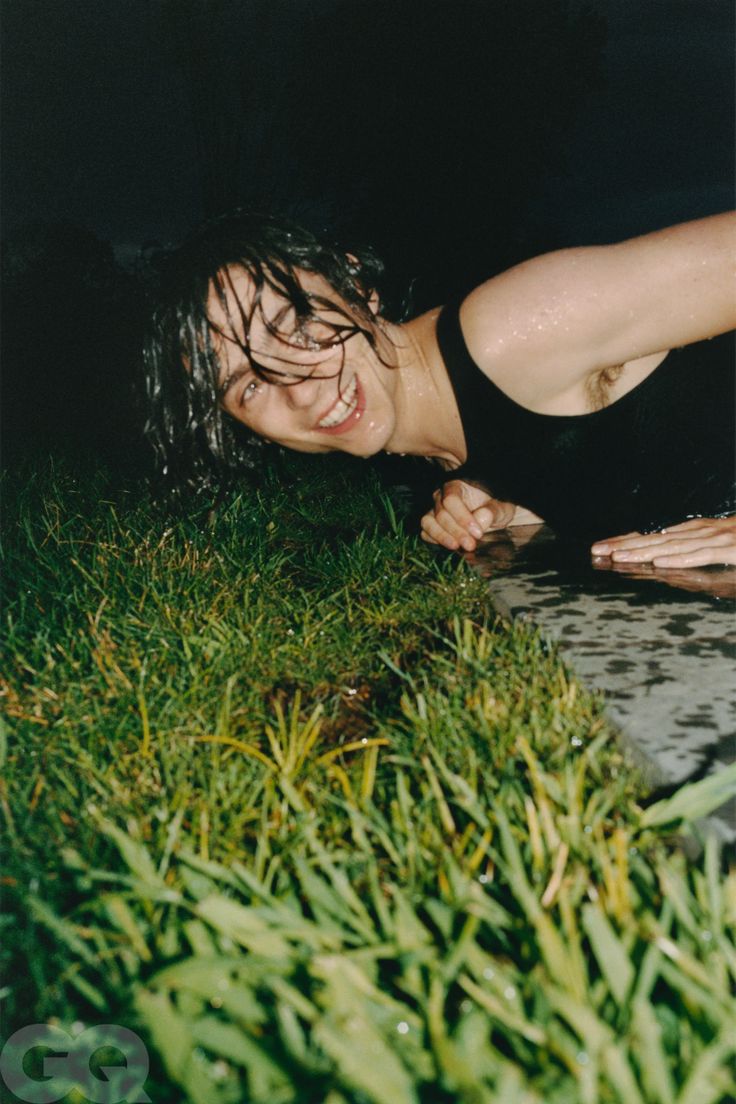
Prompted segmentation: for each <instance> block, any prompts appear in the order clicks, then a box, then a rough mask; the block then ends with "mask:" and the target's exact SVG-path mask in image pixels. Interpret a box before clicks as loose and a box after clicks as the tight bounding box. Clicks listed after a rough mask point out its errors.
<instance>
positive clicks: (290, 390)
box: [284, 376, 320, 410]
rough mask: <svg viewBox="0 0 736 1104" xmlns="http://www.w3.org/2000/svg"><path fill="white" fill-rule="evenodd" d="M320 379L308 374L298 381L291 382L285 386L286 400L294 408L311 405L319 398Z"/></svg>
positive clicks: (298, 408)
mask: <svg viewBox="0 0 736 1104" xmlns="http://www.w3.org/2000/svg"><path fill="white" fill-rule="evenodd" d="M319 387H320V381H319V379H317V378H315V377H314V376H306V377H305V378H304V379H303V380H299V382H298V383H289V384H287V385H286V386H285V387H284V394H285V395H286V401H287V403H288V404H289V406H291V407H292V408H293V409H294V410H300V409H304V408H305V407H308V406H311V405H312V403H313V402H314V400H315V399H316V398H317V392H318V391H319Z"/></svg>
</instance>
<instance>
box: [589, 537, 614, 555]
mask: <svg viewBox="0 0 736 1104" xmlns="http://www.w3.org/2000/svg"><path fill="white" fill-rule="evenodd" d="M610 547H611V546H610V544H607V543H606V541H598V543H597V544H594V545H593V547H592V548H591V550H590V551H591V552H592V553H593V555H594V556H601V555H603V553H604V552H608V550H609V548H610Z"/></svg>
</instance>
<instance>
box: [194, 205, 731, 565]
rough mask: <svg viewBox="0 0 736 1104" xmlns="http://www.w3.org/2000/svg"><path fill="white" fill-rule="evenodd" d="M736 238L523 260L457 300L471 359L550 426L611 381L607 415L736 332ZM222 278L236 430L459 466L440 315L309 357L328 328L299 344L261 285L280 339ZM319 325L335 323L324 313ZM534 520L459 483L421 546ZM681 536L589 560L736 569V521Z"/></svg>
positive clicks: (222, 325) (634, 542) (235, 284)
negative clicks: (267, 373)
mask: <svg viewBox="0 0 736 1104" xmlns="http://www.w3.org/2000/svg"><path fill="white" fill-rule="evenodd" d="M735 231H736V222H735V221H734V219H733V218H732V217H730V216H715V217H713V218H710V219H704V220H700V221H699V222H696V223H691V224H685V225H684V226H682V227H674V228H671V229H668V230H666V231H660V232H657V233H656V234H653V235H646V236H644V237H642V238H640V239H633V240H632V241H631V242H627V243H622V244H621V245H619V246H614V247H595V248H592V249H575V250H563V251H560V252H558V253H556V254H550V255H548V256H546V257H541V258H536V259H535V260H534V261H531V262H526V263H525V264H523V265H520V266H517V267H516V268H515V269H512V270H510V271H509V272H508V273H503V274H501V275H500V276H498V277H494V278H493V279H492V280H489V281H487V282H486V284H484V285H481V287H479V288H477V289H476V290H475V291H474V292H472V293H471V294H470V295H469V296H468V297H467V299H466V300H465V301H464V304H463V308H462V310H463V330H464V336H465V339H466V343H467V345H468V349H469V351H470V353H471V355H472V356H473V359H474V360H475V361H476V363H477V364H478V366H479V367H480V369H481V370H482V371H484V372H485V373H486V374H487V375H488V377H489V379H491V380H492V381H493V382H495V383H496V384H497V385H498V386H500V387H501V389H502V390H504V391H505V393H506V394H507V395H508V396H509V397H510V398H511V399H513V400H514V401H516V402H518V403H520V404H521V405H523V406H527V407H528V408H529V409H531V410H534V411H536V412H538V413H542V414H545V413H546V414H572V415H578V414H585V413H588V412H589V411H590V409H591V405H590V403H591V394H592V393H593V392H596V387H591V385H592V384H596V383H597V381H598V376H599V374H600V373H606V372H609V371H612V370H613V369H614V368H615V369H616V371H615V373H614V380H613V383H612V384H610V386H608V385H607V386H608V390H607V391H606V392H605V393H604V395H605V401H604V402H603V405H607V403H608V402H610V401H615V400H616V399H618V398H620V397H621V396H622V395H623V394H625V393H626V392H627V391H628V390H630V389H631V388H632V387H634V386H636V385H637V384H638V383H639V382H641V380H642V379H644V378H646V376H647V375H648V374H649V373H650V372H651V371H652V370H653V369H654V368H655V367H656V365H657V364H658V363H659V361H660V360H661V359H662V357H663V356H664V355H665V353H664V351H663V350H666V349H668V348H672V347H673V346H676V345H679V344H688V343H689V342H691V341H697V340H701V339H702V338H703V337H707V336H711V335H713V334H716V333H722V332H725V330H727V329H730V328H732V327H733V324H734V319H733V314H734V309H733V307H734V298H733V296H732V294H731V287H730V281H732V279H733V273H732V269H733V259H732V258H733V254H732V250H731V248H730V245H729V244H728V243H729V240H730V237H731V235H734V233H735ZM228 272H229V275H230V278H231V279H230V286H229V288H228V290H227V293H226V303H225V306H223V304H222V303H220V302H219V301H218V300H217V298H216V296H214V295H213V296H212V298H211V302H210V315H211V318H212V320H213V323H214V325H215V328H216V330H218V331H219V335H218V334H215V335H214V340H215V345H216V349H217V352H218V355H219V358H220V360H221V363H222V377H221V394H222V405H223V408H224V409H225V410H226V411H227V412H228V413H229V414H230V415H231V416H232V417H234V418H236V419H237V420H238V421H241V422H243V423H244V424H245V425H247V426H248V427H249V428H251V429H252V430H253V431H254V432H256V433H257V434H259V435H261V436H263V437H265V438H267V439H270V440H274V441H276V442H278V443H279V444H282V445H284V446H286V447H288V448H292V449H297V450H299V451H306V452H328V451H334V450H339V451H344V452H348V453H351V454H352V455H356V456H372V455H374V454H375V453H377V452H379V451H381V450H386V451H390V452H406V453H411V454H413V455H420V456H426V457H436V458H438V459H440V461H441V462H443V463H444V465H445V466H446V467H448V468H450V469H453V468H455V467H457V466H459V465H460V464H461V463H462V462H463V461H464V459H465V457H466V446H465V440H464V435H463V430H462V424H461V422H460V418H459V414H458V410H457V404H456V401H455V398H454V394H453V392H452V387H451V384H450V382H449V377H448V375H447V372H446V370H445V367H444V364H443V362H442V360H441V357H440V354H439V348H438V345H437V340H436V334H435V323H436V317H437V314H438V312H437V311H430V312H428V313H427V314H426V315H422V316H420V317H419V318H418V319H414V320H413V321H412V322H410V323H406V324H403V325H401V326H390V325H388V324H386V323H384V322H383V321H381V320H378V319H377V324H376V333H377V334H379V335H380V340H381V342H383V348H384V349H385V350H386V351H387V355H386V356H383V355H378V354H377V353H376V351H375V350H374V349H373V348H372V347H371V345H370V342H369V341H368V340H367V339H366V337H365V336H364V335H363V334H361V333H356V334H354V335H352V336H349V337H348V338H347V339H346V340H344V341H343V342H338V343H333V344H331V345H328V346H325V347H322V348H320V347H317V348H314V347H312V346H313V343H314V339H316V341H317V342H319V340H320V338H322V337H325V336H326V335H327V334H328V333H329V327H328V326H324V328H321V324H320V323H319V322H318V323H316V324H311V323H310V326H312V327H313V328H312V330H311V331H310V332H308V333H300V332H297V331H296V326H295V324H294V317H293V309H291V308H288V304H286V302H285V300H283V299H280V298H279V296H278V295H277V294H276V293H275V292H274V291H273V290H272V289H269V288H265V289H264V295H263V300H262V306H263V310H264V313H265V315H266V318H267V319H268V320H269V321H270V323H271V324H272V326H273V325H276V326H277V327H278V330H279V332H278V334H273V333H271V332H269V327H268V326H267V325H266V324H265V322H264V321H263V318H262V317H260V315H259V314H258V313H257V312H255V313H254V314H253V316H252V318H251V313H252V312H251V304H252V302H253V297H254V290H253V286H252V284H251V281H250V278H249V277H248V276H247V274H246V273H245V272H244V271H243V270H242V269H238V268H231V269H229V270H228ZM300 279H301V280H302V283H303V285H304V287H305V288H306V289H307V290H309V291H310V292H313V293H315V294H316V295H318V296H322V297H324V298H325V299H331V300H333V301H334V300H335V299H336V294H335V292H334V291H333V290H332V288H331V287H330V286H329V285H328V284H327V283H326V281H324V280H323V279H322V278H321V277H319V276H316V275H315V274H312V273H306V272H303V273H301V274H300ZM560 288H562V290H563V294H561V293H560ZM550 303H552V304H553V305H554V310H553V309H551V308H550V306H549V305H550ZM348 314H349V309H348ZM323 317H324V319H325V322H326V323H328V322H329V321H331V320H333V319H331V316H330V311H329V308H328V307H325V309H324V311H323ZM244 318H245V319H246V320H247V321H245V322H244ZM334 320H335V321H339V322H344V318H340V317H339V316H338V317H334ZM532 323H533V324H532ZM246 327H247V329H248V335H247V336H248V339H249V344H250V349H251V351H252V353H253V354H254V355H255V356H256V357H257V359H258V360H259V362H260V363H261V364H262V365H263V366H264V367H266V368H269V369H271V370H274V371H278V372H280V373H281V378H280V382H281V383H282V384H283V383H286V384H289V386H278V385H276V384H275V383H272V382H269V381H264V380H261V379H259V378H258V377H256V376H255V374H254V373H253V371H252V368H251V367H250V365H249V363H248V359H247V357H246V356H245V354H244V352H243V350H242V349H241V347H240V343H241V342H242V341H243V340H244V337H245V334H244V330H245V328H246ZM310 339H312V340H310ZM389 365H391V366H389ZM284 373H286V374H285V375H284ZM598 408H599V407H598V406H595V405H594V406H593V407H592V409H598ZM489 430H492V427H489ZM532 443H533V442H530V444H532ZM532 520H538V519H536V518H535V517H534V515H531V514H530V513H529V511H525V510H522V509H520V508H518V507H516V506H515V505H513V504H509V503H499V502H498V501H496V500H495V499H493V498H492V496H491V495H489V494H488V492H487V491H484V490H482V489H481V488H478V487H473V486H470V485H469V484H465V483H460V482H459V481H455V482H453V483H449V484H446V485H445V486H444V488H443V490H442V491H441V492H438V493H437V494H436V495H435V504H434V508H433V509H431V510H430V511H429V512H428V513H427V514H425V516H424V518H423V519H422V537H423V539H424V540H426V541H427V542H428V543H436V544H441V545H443V546H444V547H446V548H449V549H456V550H460V549H462V550H465V551H472V550H473V549H474V548H475V547H476V544H477V541H478V540H479V539H480V537H481V536H482V534H483V532H485V531H488V530H489V529H494V528H503V527H505V526H507V525H514V524H519V523H524V522H529V521H532ZM677 528H678V527H673V529H672V530H671V531H670V533H669V534H666V535H665V536H666V537H667V540H666V541H665V542H663V541H662V535H660V534H649V535H646V536H641V535H640V534H626V535H624V536H623V537H618V536H616V537H612V538H611V539H610V540H608V541H603V542H599V543H598V545H596V546H595V547H594V548H593V549H592V552H593V554H594V555H604V556H611V558H612V559H613V560H614V561H620V562H621V563H625V562H631V563H634V562H641V563H646V562H654V563H655V564H657V563H661V565H662V566H665V567H673V568H675V567H676V568H681V567H685V566H702V565H705V564H711V563H725V564H729V563H736V519H734V518H728V519H721V520H718V521H713V519H697V521H696V522H693V523H692V524H690V525H689V526H688V530H687V532H677ZM665 559H666V560H667V561H668V562H664V561H665Z"/></svg>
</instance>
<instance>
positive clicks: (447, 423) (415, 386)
mask: <svg viewBox="0 0 736 1104" xmlns="http://www.w3.org/2000/svg"><path fill="white" fill-rule="evenodd" d="M439 313H440V312H439V308H437V309H433V310H431V311H428V312H427V313H426V314H422V315H420V316H419V317H418V318H414V319H412V321H411V322H406V323H404V324H403V325H399V326H392V327H390V328H389V329H390V334H389V336H390V337H391V339H392V341H393V343H394V349H395V356H396V361H397V368H396V369H391V370H390V372H391V377H392V380H391V382H392V384H393V394H394V403H395V410H396V424H395V427H394V432H393V434H392V435H391V439H390V441H389V443H388V447H387V450H386V451H387V452H401V453H408V454H410V455H412V456H427V457H434V458H436V459H438V460H440V461H441V462H442V463H443V464H445V465H447V466H448V467H450V468H456V467H458V466H459V465H460V464H461V463H462V462H463V461H464V460H465V457H466V455H467V452H466V446H465V437H464V434H463V428H462V422H461V421H460V415H459V412H458V409H457V402H456V400H455V392H454V391H453V388H452V384H451V382H450V378H449V376H448V374H447V369H446V368H445V365H444V362H443V360H442V357H441V356H440V351H439V346H438V344H437V335H436V325H437V317H438V315H439Z"/></svg>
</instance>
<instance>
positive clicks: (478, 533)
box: [468, 521, 483, 537]
mask: <svg viewBox="0 0 736 1104" xmlns="http://www.w3.org/2000/svg"><path fill="white" fill-rule="evenodd" d="M468 532H469V533H472V534H473V536H474V537H482V536H483V530H482V529H481V527H480V525H477V524H476V523H475V522H474V521H473V522H471V524H470V525H469V526H468Z"/></svg>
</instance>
